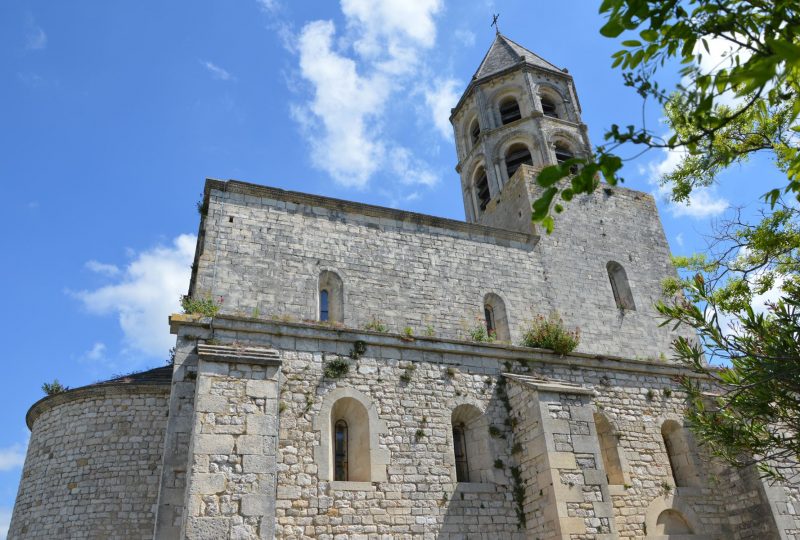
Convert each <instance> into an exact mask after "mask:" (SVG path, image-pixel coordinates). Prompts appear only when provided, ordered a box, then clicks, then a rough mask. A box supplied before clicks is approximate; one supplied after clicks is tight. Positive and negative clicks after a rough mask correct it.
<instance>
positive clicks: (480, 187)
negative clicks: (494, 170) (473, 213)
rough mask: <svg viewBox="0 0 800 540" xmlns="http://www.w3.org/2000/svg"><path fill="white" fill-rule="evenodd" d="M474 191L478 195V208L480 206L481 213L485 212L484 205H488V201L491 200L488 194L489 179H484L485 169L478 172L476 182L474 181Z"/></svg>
mask: <svg viewBox="0 0 800 540" xmlns="http://www.w3.org/2000/svg"><path fill="white" fill-rule="evenodd" d="M475 190H476V191H477V195H478V206H480V209H481V212H483V211H484V210H486V205H487V204H489V201H490V200H491V199H492V196H491V194H490V193H489V179H488V178H486V170H485V169H481V170H480V171H479V172H478V175H477V180H476V181H475Z"/></svg>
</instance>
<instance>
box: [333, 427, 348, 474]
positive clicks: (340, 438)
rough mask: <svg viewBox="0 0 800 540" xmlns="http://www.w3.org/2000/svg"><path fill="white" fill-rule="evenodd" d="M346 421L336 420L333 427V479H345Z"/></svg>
mask: <svg viewBox="0 0 800 540" xmlns="http://www.w3.org/2000/svg"><path fill="white" fill-rule="evenodd" d="M347 443H348V440H347V422H345V421H344V420H338V421H337V422H336V426H335V429H334V450H333V458H334V474H333V479H334V480H337V481H340V482H346V481H347Z"/></svg>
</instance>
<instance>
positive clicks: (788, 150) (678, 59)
mask: <svg viewBox="0 0 800 540" xmlns="http://www.w3.org/2000/svg"><path fill="white" fill-rule="evenodd" d="M600 12H601V13H602V14H604V15H605V16H606V22H605V25H604V26H603V27H602V28H601V30H600V33H601V34H602V35H604V36H606V37H609V38H612V39H619V40H620V41H621V48H620V50H619V51H617V52H616V53H614V54H613V55H612V58H613V60H612V62H613V64H612V65H613V67H616V68H619V69H620V70H621V71H622V76H623V79H624V81H625V84H626V85H627V86H629V87H631V88H632V89H634V90H635V91H636V92H637V94H638V95H639V96H640V97H641V98H642V100H643V104H642V106H643V114H642V123H641V125H629V126H625V127H621V126H619V125H612V126H611V127H610V128H608V130H607V132H606V134H605V141H604V144H602V145H601V146H598V147H597V148H596V149H595V152H594V155H593V156H590V157H585V158H579V159H573V160H570V161H569V162H566V163H563V164H560V165H558V166H554V167H547V168H545V169H543V170H542V171H541V173H540V174H539V176H538V179H537V182H538V184H539V185H540V186H541V187H542V188H543V195H542V196H541V198H540V199H539V200H538V201H536V203H535V204H534V205H533V219H534V220H535V221H538V222H540V223H542V224H543V226H544V227H545V228H546V229H547V230H548V231H550V230H552V227H553V220H552V215H551V214H552V213H553V212H555V213H558V212H560V211H561V210H563V208H562V206H561V204H560V203H559V199H563V200H565V201H569V200H571V199H572V198H573V197H574V196H575V195H578V194H581V193H591V192H592V191H594V190H595V189H596V188H597V186H598V184H599V178H600V176H601V175H602V177H604V179H605V180H606V182H608V183H609V184H617V183H618V182H621V181H622V179H621V178H620V177H619V172H620V170H621V168H622V166H623V164H624V162H625V161H626V159H633V158H635V157H638V155H640V154H641V153H643V152H646V151H648V150H652V149H666V150H672V151H678V152H680V153H681V160H680V163H679V164H678V166H677V167H676V168H675V169H674V170H673V171H671V172H670V173H668V174H666V175H664V177H662V179H661V181H662V183H664V184H667V185H669V186H670V187H671V191H672V199H673V200H674V201H677V202H687V201H688V200H689V197H690V195H691V193H692V191H693V190H694V189H695V188H697V187H702V186H708V185H711V184H713V183H715V182H716V181H717V180H718V177H719V175H720V173H722V172H723V171H724V170H726V169H727V168H728V167H730V166H731V165H735V164H738V163H742V162H744V161H746V160H748V159H749V158H750V157H752V156H753V155H755V154H766V155H768V156H770V157H771V158H772V160H773V161H774V163H775V165H776V166H777V168H778V169H779V170H780V171H781V172H782V173H783V174H784V175H785V178H786V181H785V184H781V185H780V186H777V187H776V186H767V185H764V186H763V190H764V201H765V205H764V208H763V210H762V215H761V218H760V220H759V221H757V222H755V223H749V222H748V221H747V220H745V219H743V218H742V214H741V212H737V213H736V214H735V215H734V217H732V218H731V219H729V220H727V221H724V222H722V223H720V224H719V225H718V227H717V230H716V233H715V236H714V237H713V238H712V239H711V242H710V245H709V247H708V250H707V251H706V252H705V253H702V254H699V255H694V256H691V257H680V258H676V260H675V263H676V266H677V267H678V268H679V269H680V270H681V276H682V277H681V278H678V279H674V280H668V282H666V283H665V289H666V291H665V292H666V293H668V295H667V296H668V297H669V296H671V297H673V298H675V300H674V301H671V302H670V303H661V304H659V305H658V306H657V309H658V310H659V312H660V313H661V314H662V316H663V317H664V318H665V323H664V324H674V325H676V326H677V325H680V324H684V325H688V326H690V327H691V328H693V329H694V330H695V331H696V333H697V337H698V338H699V339H698V340H697V341H695V340H689V339H686V338H680V339H678V340H677V341H676V342H675V343H674V352H675V355H676V358H677V359H678V360H679V361H681V362H683V363H684V364H685V365H687V366H688V367H690V368H691V369H692V370H694V371H695V372H697V373H698V374H699V375H700V377H684V378H683V379H682V380H681V383H682V385H683V387H684V389H685V390H686V392H687V395H688V404H689V406H688V408H687V415H688V417H689V420H690V425H691V426H692V429H693V430H694V432H695V434H696V435H697V436H698V438H699V439H700V441H701V442H702V443H704V444H705V445H706V446H707V447H708V448H709V449H710V450H711V451H712V452H713V453H714V454H715V455H717V456H719V457H721V458H723V459H726V460H727V461H729V462H730V463H733V464H735V465H740V466H744V465H749V464H752V463H757V464H759V465H760V467H761V469H762V470H763V471H764V472H765V473H767V474H772V475H775V476H784V475H785V474H786V473H788V472H789V471H791V473H792V474H796V473H797V471H798V469H796V468H794V467H795V466H796V464H797V461H798V456H800V439H798V437H797V436H796V435H797V433H798V429H800V311H799V310H800V210H798V206H797V203H798V202H800V123H799V122H798V116H799V115H800V3H798V2H797V0H603V2H602V3H601V6H600ZM721 46H722V49H724V50H725V53H724V54H723V55H722V57H721V58H720V57H719V50H720V47H721ZM712 59H713V62H712V61H711V60H712ZM675 69H677V72H678V73H677V74H678V75H679V77H680V82H679V83H677V84H674V85H667V86H664V85H663V84H662V82H661V80H662V79H664V75H665V74H670V73H674V71H675ZM648 104H653V105H655V106H657V107H658V108H659V109H663V111H664V113H665V116H666V119H667V124H668V127H669V133H668V134H667V135H664V134H663V133H659V132H655V131H653V129H652V128H651V127H650V126H648V125H647V124H646V121H645V118H646V115H645V114H644V111H645V107H646V106H647V105H648ZM656 129H658V130H663V127H662V126H661V125H659V126H656ZM623 152H626V153H628V154H629V155H628V156H623V155H621V154H622V153H623ZM575 166H577V167H578V172H577V174H574V175H572V174H571V173H570V168H573V170H574V167H575ZM758 180H759V179H758V178H755V181H758ZM709 362H710V363H709ZM714 365H716V366H719V365H722V366H724V367H722V368H719V367H713V366H714Z"/></svg>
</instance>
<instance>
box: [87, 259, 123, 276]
mask: <svg viewBox="0 0 800 540" xmlns="http://www.w3.org/2000/svg"><path fill="white" fill-rule="evenodd" d="M84 266H85V267H86V268H87V269H88V270H90V271H92V272H94V273H96V274H103V275H106V276H116V275H117V274H119V268H118V267H117V266H116V265H113V264H106V263H101V262H98V261H95V260H91V261H86V264H85V265H84Z"/></svg>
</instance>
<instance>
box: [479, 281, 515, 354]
mask: <svg viewBox="0 0 800 540" xmlns="http://www.w3.org/2000/svg"><path fill="white" fill-rule="evenodd" d="M483 313H484V316H485V317H486V330H487V332H489V334H490V335H492V336H494V338H495V339H497V340H498V341H504V342H510V341H511V333H510V332H509V328H508V315H507V314H506V304H505V302H503V299H502V298H500V296H498V295H497V294H495V293H489V294H487V295H486V296H484V297H483Z"/></svg>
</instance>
